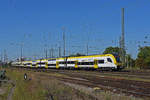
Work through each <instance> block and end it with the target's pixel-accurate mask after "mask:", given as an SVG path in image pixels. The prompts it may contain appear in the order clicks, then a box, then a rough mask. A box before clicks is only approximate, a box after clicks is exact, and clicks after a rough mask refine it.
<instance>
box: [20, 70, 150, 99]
mask: <svg viewBox="0 0 150 100" xmlns="http://www.w3.org/2000/svg"><path fill="white" fill-rule="evenodd" d="M21 70H22V69H21ZM28 70H30V71H42V72H43V71H44V72H46V73H59V74H62V75H65V76H67V77H58V76H50V75H48V74H42V75H44V76H45V77H54V78H56V79H58V80H60V81H63V82H68V83H72V84H79V85H84V86H87V87H91V88H95V87H99V88H100V89H101V90H103V91H111V92H114V93H118V94H119V93H124V94H126V95H132V96H135V97H142V98H149V99H150V82H145V81H138V80H128V79H123V78H113V77H110V76H108V75H105V74H110V75H111V74H112V76H113V75H114V76H121V75H122V74H123V75H124V74H125V75H128V77H131V76H132V77H135V78H136V77H138V73H135V72H134V74H132V72H95V71H94V72H93V71H72V70H56V69H49V70H43V69H38V70H35V69H28ZM142 77H146V79H147V77H149V75H146V74H143V76H142Z"/></svg>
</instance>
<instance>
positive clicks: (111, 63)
mask: <svg viewBox="0 0 150 100" xmlns="http://www.w3.org/2000/svg"><path fill="white" fill-rule="evenodd" d="M12 66H14V67H19V68H36V69H43V68H44V69H100V70H121V69H123V68H124V67H123V66H122V63H121V61H120V58H119V57H118V56H115V55H113V54H103V55H88V56H76V57H60V58H48V59H38V60H30V61H15V62H12Z"/></svg>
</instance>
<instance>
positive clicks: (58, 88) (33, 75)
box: [2, 69, 137, 100]
mask: <svg viewBox="0 0 150 100" xmlns="http://www.w3.org/2000/svg"><path fill="white" fill-rule="evenodd" d="M6 71H7V74H6V75H7V76H8V77H9V78H10V79H11V80H13V82H14V83H15V84H16V86H15V90H14V93H13V97H12V100H48V99H49V100H137V99H135V98H133V97H129V96H125V95H122V94H119V95H118V94H113V93H111V92H109V91H103V92H102V91H100V92H96V91H94V92H93V91H92V92H88V91H87V90H86V89H87V87H85V90H84V89H83V90H82V89H81V88H82V87H79V89H77V88H75V87H77V86H75V87H72V86H69V85H66V84H63V82H62V81H59V80H58V79H57V78H56V79H55V77H59V78H60V77H68V76H67V75H64V74H60V73H44V72H33V71H25V70H12V69H6ZM24 73H27V75H28V79H29V80H24ZM6 87H8V91H9V90H10V88H11V85H10V86H9V85H8V86H6ZM93 90H94V89H93ZM7 95H8V92H6V94H5V96H4V97H3V99H2V100H6V98H5V97H7ZM50 98H51V99H50Z"/></svg>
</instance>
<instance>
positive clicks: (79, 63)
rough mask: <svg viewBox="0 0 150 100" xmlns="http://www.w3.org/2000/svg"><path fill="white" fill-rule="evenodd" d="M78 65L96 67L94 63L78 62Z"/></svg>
mask: <svg viewBox="0 0 150 100" xmlns="http://www.w3.org/2000/svg"><path fill="white" fill-rule="evenodd" d="M78 65H94V62H78Z"/></svg>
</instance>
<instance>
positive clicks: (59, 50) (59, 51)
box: [58, 47, 61, 57]
mask: <svg viewBox="0 0 150 100" xmlns="http://www.w3.org/2000/svg"><path fill="white" fill-rule="evenodd" d="M58 53H59V57H61V47H59V49H58Z"/></svg>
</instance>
